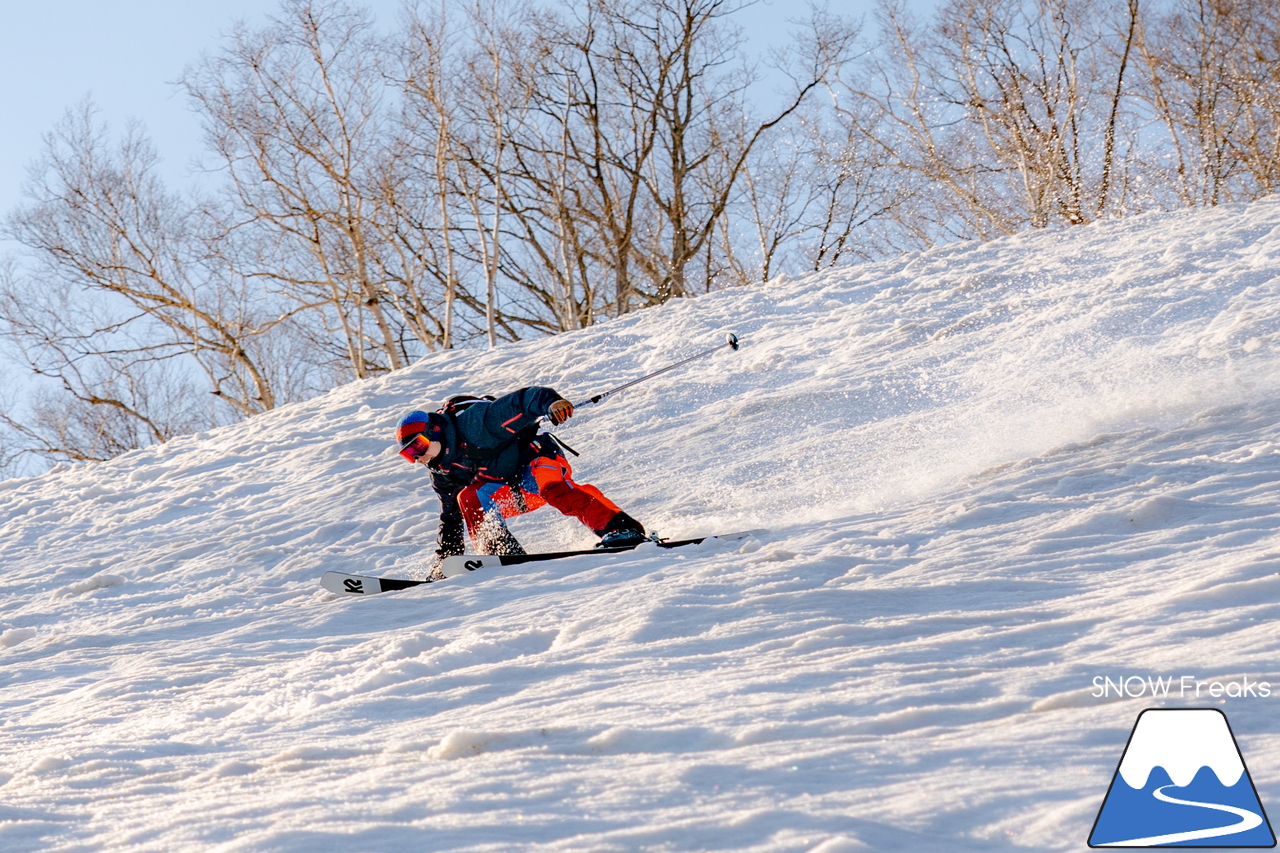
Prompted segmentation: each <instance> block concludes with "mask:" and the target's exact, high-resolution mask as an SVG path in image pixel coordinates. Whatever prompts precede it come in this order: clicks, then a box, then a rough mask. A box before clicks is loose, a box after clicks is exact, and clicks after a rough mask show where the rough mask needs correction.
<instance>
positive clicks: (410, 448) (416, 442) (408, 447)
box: [400, 432, 431, 462]
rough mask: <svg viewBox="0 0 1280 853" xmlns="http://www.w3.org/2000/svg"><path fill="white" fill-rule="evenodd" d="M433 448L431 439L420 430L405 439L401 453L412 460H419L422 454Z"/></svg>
mask: <svg viewBox="0 0 1280 853" xmlns="http://www.w3.org/2000/svg"><path fill="white" fill-rule="evenodd" d="M430 449H431V439H429V438H427V434H426V433H425V432H420V433H417V434H416V435H414V436H413V437H412V438H410V439H408V440H407V441H405V443H404V444H403V445H401V447H400V455H401V456H403V457H404V458H405V459H407V460H409V461H410V462H417V461H418V460H419V459H421V458H422V454H424V453H426V452H427V451H428V450H430Z"/></svg>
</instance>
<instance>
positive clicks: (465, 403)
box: [436, 394, 498, 415]
mask: <svg viewBox="0 0 1280 853" xmlns="http://www.w3.org/2000/svg"><path fill="white" fill-rule="evenodd" d="M496 399H498V398H497V397H495V396H493V395H492V394H485V395H483V396H480V397H477V396H476V395H475V394H454V395H453V396H452V397H450V398H449V399H447V400H445V401H444V405H442V406H441V407H440V408H438V409H436V411H437V412H439V413H440V414H442V415H456V414H458V413H459V412H461V411H464V410H465V409H468V408H470V407H471V406H473V405H475V404H476V403H489V402H492V401H494V400H496Z"/></svg>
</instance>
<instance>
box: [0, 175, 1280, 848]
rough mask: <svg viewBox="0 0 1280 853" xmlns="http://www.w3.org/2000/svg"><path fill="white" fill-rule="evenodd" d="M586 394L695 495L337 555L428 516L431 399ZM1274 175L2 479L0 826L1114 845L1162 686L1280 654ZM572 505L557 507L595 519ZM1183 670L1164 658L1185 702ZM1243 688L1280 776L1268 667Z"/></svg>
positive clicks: (269, 837)
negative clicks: (730, 540) (421, 426)
mask: <svg viewBox="0 0 1280 853" xmlns="http://www.w3.org/2000/svg"><path fill="white" fill-rule="evenodd" d="M728 330H734V331H736V332H738V333H739V334H740V335H741V336H742V339H743V348H742V350H741V352H739V353H736V354H734V353H729V352H723V353H719V354H717V355H716V356H714V357H712V358H710V359H707V360H705V361H702V362H698V363H695V364H694V365H691V366H690V368H689V369H687V370H681V371H675V372H673V373H671V374H668V375H666V376H664V377H662V378H660V379H655V380H654V381H652V382H651V383H646V384H644V385H641V386H638V387H637V388H635V389H632V390H631V391H628V392H626V393H624V394H620V395H619V396H618V397H617V398H615V399H611V400H609V401H608V402H607V403H605V404H604V405H602V406H600V407H597V408H592V407H587V408H585V409H583V410H581V411H580V413H579V417H577V418H575V419H574V420H573V421H572V422H571V423H570V424H569V425H567V426H565V427H563V428H562V430H561V432H562V434H563V436H564V437H565V439H566V440H567V441H568V442H569V443H570V444H572V445H573V446H574V447H575V448H576V449H578V450H579V451H581V452H582V456H581V458H578V459H575V460H574V465H575V470H576V474H577V476H578V479H579V480H581V481H584V482H591V483H594V484H596V485H598V486H600V487H601V488H602V489H604V491H605V492H606V493H607V494H609V495H610V496H611V497H613V498H614V499H615V500H617V501H618V502H619V503H621V504H622V505H623V506H624V507H625V508H626V509H628V511H630V512H632V514H634V515H636V516H637V517H638V518H640V519H641V520H642V521H644V522H645V523H646V524H648V525H649V526H650V527H651V528H654V529H656V530H657V531H658V532H660V533H662V534H663V535H667V536H673V537H676V536H683V535H698V534H704V533H716V532H728V531H731V530H740V529H750V528H756V527H762V528H767V532H766V533H762V534H760V535H759V536H758V537H756V538H754V539H752V540H749V541H747V542H746V543H745V544H743V543H734V544H733V545H732V546H725V545H723V544H719V545H708V546H705V547H696V548H684V549H679V550H676V551H671V552H667V551H659V550H658V549H657V548H641V549H640V550H638V551H636V552H633V553H630V554H626V555H620V556H614V557H609V558H596V557H585V558H574V559H570V560H564V561H558V562H554V563H545V564H530V565H526V566H517V567H507V568H503V569H494V570H484V571H482V572H477V573H476V574H474V575H468V576H464V577H458V578H451V579H449V580H448V581H446V582H444V583H440V584H431V585H429V586H423V587H419V588H415V589H413V590H408V591H405V592H400V593H391V594H386V595H381V596H375V597H370V598H357V597H339V596H334V595H330V594H328V593H326V592H324V591H323V590H321V589H320V587H319V583H318V579H319V577H320V575H321V574H322V573H323V572H324V571H327V570H330V569H333V570H338V571H349V572H357V573H365V574H388V575H404V574H412V573H413V572H415V571H420V570H421V561H422V559H423V558H424V557H425V556H426V555H427V554H428V553H429V551H430V550H431V548H432V547H433V543H434V531H435V520H436V517H435V513H436V509H437V508H436V505H435V499H434V497H433V495H432V492H431V489H430V485H429V482H428V479H427V478H426V477H425V476H422V475H421V472H419V471H416V470H413V469H411V468H410V467H409V466H407V465H404V464H403V463H400V462H399V460H398V458H397V457H396V455H395V452H394V449H393V448H391V446H390V445H391V442H390V437H391V435H392V432H393V429H394V424H395V422H396V420H397V418H398V417H399V416H400V415H401V414H402V413H403V412H404V411H407V410H409V409H411V408H415V407H421V406H423V405H424V404H434V403H436V402H437V401H439V400H441V399H443V398H444V397H445V396H447V395H449V394H451V393H457V392H461V391H472V392H485V391H489V392H494V393H499V392H503V391H506V390H512V389H514V388H516V387H520V386H522V385H528V384H547V385H552V386H554V387H556V388H557V389H559V390H561V391H562V392H563V393H566V394H568V395H569V396H572V397H575V398H576V397H578V396H581V395H583V394H589V393H595V392H597V391H600V390H604V389H606V388H609V387H612V385H614V384H617V383H620V382H624V381H627V380H629V379H632V378H635V377H636V376H638V375H640V374H642V373H644V372H647V371H650V370H654V369H657V368H659V367H662V366H663V365H665V364H667V363H670V362H671V361H673V360H676V359H677V358H679V357H682V356H683V355H687V354H689V353H691V352H695V351H697V349H700V348H705V347H706V346H711V345H714V344H715V343H716V342H718V339H720V338H721V337H722V335H723V333H724V332H725V331H728ZM1278 387H1280V200H1266V201H1263V202H1259V203H1256V204H1253V205H1249V206H1227V207H1222V208H1216V209H1214V210H1211V211H1205V212H1196V213H1187V214H1176V215H1161V216H1147V217H1140V218H1134V219H1131V220H1125V221H1120V222H1114V223H1107V224H1102V225H1097V226H1091V227H1087V228H1078V229H1073V230H1070V231H1060V232H1053V233H1041V234H1034V235H1025V236H1019V237H1014V238H1010V239H1005V240H1001V241H997V242H994V243H989V244H981V245H977V244H974V245H970V244H965V245H959V246H952V247H947V248H941V249H936V250H933V251H930V252H926V253H923V254H918V255H913V256H907V257H904V258H902V259H900V260H897V261H893V262H887V263H880V264H874V265H867V266H862V267H853V268H848V269H842V270H837V271H832V272H828V273H824V274H822V275H819V276H815V277H810V278H808V279H803V280H797V281H776V282H773V283H771V284H770V285H768V286H766V287H759V288H753V289H749V290H735V291H728V292H721V293H716V294H712V295H709V296H704V297H700V298H696V299H687V300H680V301H678V302H676V303H673V304H670V305H668V306H665V307H663V308H660V309H654V310H651V311H646V312H641V313H639V314H635V315H632V316H629V317H626V318H623V319H622V320H620V321H616V322H611V323H605V324H601V325H599V326H596V327H594V328H591V329H587V330H584V331H582V332H577V333H573V334H568V335H562V336H559V337H556V338H552V339H540V340H536V341H529V342H522V343H518V344H514V345H508V346H503V347H500V348H497V349H495V350H491V351H489V350H476V351H462V352H455V353H448V354H438V355H433V356H430V357H427V358H425V359H422V360H421V361H419V362H418V363H416V364H415V365H413V366H411V367H409V368H407V369H405V370H403V371H400V372H398V373H396V374H392V375H389V376H386V377H383V378H379V379H376V380H370V381H366V382H361V383H357V384H354V385H349V386H344V387H342V388H339V389H336V390H335V391H333V392H332V393H330V394H328V395H326V396H324V397H322V398H319V399H316V400H312V401H309V402H307V403H303V404H299V405H295V406H290V407H287V408H283V409H280V410H276V411H273V412H271V413H268V414H266V415H263V416H261V417H258V418H256V419H254V420H252V421H250V422H247V423H243V424H237V425H233V426H229V427H226V428H223V429H219V430H216V431H212V432H209V433H206V434H200V435H195V436H189V437H184V438H181V439H177V440H174V441H172V442H170V443H168V444H167V445H164V446H160V447H153V448H148V449H144V450H140V451H136V452H133V453H130V454H127V455H125V456H123V457H120V458H118V459H116V460H113V461H111V462H108V463H104V464H101V465H95V466H90V465H64V466H59V467H58V468H57V469H55V470H54V471H52V472H50V473H48V474H46V475H44V476H41V477H38V478H30V479H22V480H11V481H7V482H3V483H0V571H3V577H4V583H5V589H6V595H5V596H4V598H3V599H0V664H2V667H0V746H2V747H3V748H2V749H0V849H3V850H5V851H10V852H11V851H42V853H43V852H44V851H47V852H48V853H61V851H65V853H72V851H75V853H82V851H111V853H141V852H142V851H166V853H178V852H179V851H216V853H233V851H235V852H236V853H239V851H254V853H268V852H269V853H277V851H278V853H316V852H317V851H321V852H322V853H323V851H333V853H370V852H371V851H388V853H391V851H406V850H424V851H425V850H430V851H450V850H474V851H631V850H654V851H658V850H661V851H669V850H743V851H761V853H763V851H812V853H850V851H868V850H874V851H911V853H930V851H939V853H942V851H946V853H956V852H957V851H960V852H961V853H963V851H1000V850H1032V851H1057V850H1084V849H1086V846H1085V843H1086V838H1087V836H1088V833H1089V829H1090V826H1091V825H1092V822H1093V818H1094V816H1095V815H1096V813H1097V809H1098V806H1099V805H1100V803H1101V801H1102V798H1103V796H1104V795H1105V793H1106V790H1107V785H1108V781H1109V780H1110V778H1111V776H1112V774H1113V772H1114V770H1115V767H1116V764H1117V762H1118V760H1119V758H1120V753H1121V750H1122V748H1123V745H1124V743H1125V738H1126V737H1127V735H1128V732H1129V730H1130V728H1131V726H1132V724H1133V720H1134V718H1135V717H1136V716H1137V714H1138V712H1139V711H1140V710H1142V708H1144V707H1147V706H1149V705H1151V704H1153V703H1152V702H1151V700H1150V699H1129V700H1124V701H1117V700H1115V699H1114V698H1113V699H1111V700H1105V699H1097V698H1094V697H1093V696H1092V693H1093V692H1094V691H1093V687H1092V678H1093V677H1094V676H1105V675H1112V676H1117V675H1129V674H1138V675H1144V676H1145V675H1148V674H1151V675H1182V674H1192V675H1195V676H1197V677H1198V678H1201V679H1205V680H1208V679H1210V678H1216V679H1222V680H1228V679H1231V678H1239V677H1240V676H1245V675H1247V676H1248V677H1249V678H1250V679H1251V680H1258V681H1268V680H1269V681H1270V682H1271V683H1272V684H1273V685H1275V689H1276V690H1277V691H1280V659H1278V655H1277V651H1278V649H1280V640H1277V631H1276V629H1275V625H1276V619H1277V617H1280V603H1278V599H1280V537H1278V536H1277V532H1276V531H1277V529H1280V500H1278V498H1280V396H1278V395H1277V393H1276V391H1277V388H1278ZM548 513H551V511H550V510H543V511H541V512H539V513H536V514H534V515H532V516H528V517H524V518H520V519H517V520H515V521H514V522H513V525H512V526H513V529H514V530H515V532H516V533H517V535H519V536H520V537H521V539H522V540H523V541H524V542H525V543H526V545H528V546H530V547H534V548H537V549H538V550H558V549H564V548H573V547H581V546H584V545H588V544H589V542H590V539H591V537H590V536H589V535H587V534H586V533H585V531H583V530H582V529H581V528H580V527H578V526H576V525H575V523H572V522H569V521H566V520H564V519H561V518H559V517H558V516H555V515H554V514H550V515H549V514H548ZM1176 701H1177V700H1169V701H1168V702H1162V703H1159V704H1171V703H1172V704H1176ZM1224 701H1225V703H1226V704H1225V705H1223V706H1224V707H1225V709H1226V710H1227V712H1228V715H1229V716H1230V718H1231V722H1232V726H1233V728H1234V730H1235V731H1236V732H1237V735H1238V736H1239V737H1240V742H1241V746H1242V748H1243V749H1244V752H1245V756H1246V760H1247V761H1248V763H1249V766H1250V767H1251V769H1252V770H1253V775H1254V779H1255V781H1256V782H1257V784H1258V791H1259V795H1260V797H1261V798H1262V800H1263V802H1264V804H1265V803H1266V802H1268V801H1273V802H1274V801H1277V799H1278V795H1280V777H1278V776H1277V770H1276V768H1280V727H1278V725H1277V722H1276V721H1277V720H1280V715H1277V714H1276V712H1275V705H1274V703H1275V701H1276V700H1275V698H1274V697H1273V698H1270V699H1261V698H1251V699H1236V700H1212V702H1210V701H1207V700H1206V699H1204V698H1202V699H1200V700H1199V701H1198V702H1197V701H1194V700H1187V701H1186V702H1185V703H1184V704H1193V705H1206V704H1215V703H1216V704H1219V705H1222V703H1223V702H1224Z"/></svg>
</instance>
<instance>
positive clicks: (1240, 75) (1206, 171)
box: [1140, 0, 1280, 206]
mask: <svg viewBox="0 0 1280 853" xmlns="http://www.w3.org/2000/svg"><path fill="white" fill-rule="evenodd" d="M1278 30H1280V12H1277V10H1276V8H1275V5H1274V4H1272V3H1268V2H1265V0H1173V2H1171V3H1170V4H1169V5H1168V7H1167V8H1166V10H1165V11H1164V13H1163V14H1157V15H1154V16H1152V17H1151V19H1150V20H1149V21H1147V22H1146V23H1145V26H1143V27H1142V33H1141V35H1142V39H1141V41H1140V54H1141V58H1142V68H1143V72H1144V75H1143V86H1142V88H1141V92H1140V94H1141V97H1142V98H1143V100H1144V101H1145V102H1146V103H1147V105H1148V107H1149V109H1150V110H1151V112H1152V114H1153V115H1154V116H1155V117H1156V118H1157V119H1158V121H1159V123H1160V124H1161V125H1162V126H1163V127H1164V129H1165V131H1166V132H1167V134H1168V146H1167V147H1166V148H1165V149H1164V150H1163V151H1162V152H1161V153H1162V154H1163V155H1164V157H1163V158H1162V159H1164V160H1165V161H1166V162H1169V163H1171V166H1170V167H1169V168H1167V169H1163V170H1161V169H1160V162H1159V159H1157V158H1152V160H1153V161H1152V162H1151V163H1150V164H1149V166H1150V168H1151V170H1152V171H1153V172H1162V173H1163V175H1164V176H1165V177H1166V180H1167V182H1168V184H1169V185H1170V186H1171V187H1172V188H1173V192H1174V193H1175V194H1176V196H1177V200H1178V203H1180V204H1182V205H1188V206H1196V205H1212V204H1218V203H1220V202H1226V201H1237V200H1246V199H1251V198H1257V197H1258V196H1260V195H1264V194H1266V193H1269V192H1273V191H1275V189H1276V188H1277V187H1280V160H1278V157H1280V72H1278V71H1277V70H1276V69H1277V64H1278V63H1280V32H1278Z"/></svg>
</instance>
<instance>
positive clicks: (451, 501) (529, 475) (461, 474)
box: [396, 387, 645, 566]
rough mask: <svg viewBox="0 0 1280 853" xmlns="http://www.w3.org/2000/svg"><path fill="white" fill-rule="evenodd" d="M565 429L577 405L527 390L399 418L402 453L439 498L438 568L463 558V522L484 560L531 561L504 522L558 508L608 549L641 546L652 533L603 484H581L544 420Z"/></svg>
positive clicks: (464, 398) (462, 399) (457, 400)
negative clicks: (423, 472)
mask: <svg viewBox="0 0 1280 853" xmlns="http://www.w3.org/2000/svg"><path fill="white" fill-rule="evenodd" d="M543 417H545V418H548V419H549V420H550V421H551V423H553V424H555V425H557V426H558V425H560V424H562V423H564V422H565V421H567V420H568V419H569V418H571V417H573V404H572V403H570V402H569V401H568V400H566V399H564V398H563V397H561V396H560V395H559V394H557V393H556V392H555V391H554V390H552V389H551V388H538V387H534V388H521V389H520V390H519V391H514V392H512V393H510V394H506V395H504V396H502V397H498V398H496V399H495V398H493V397H483V398H481V397H472V396H469V395H460V396H457V397H451V398H450V399H449V400H448V401H446V403H445V404H444V406H442V407H441V408H440V410H439V411H436V412H430V413H427V412H422V411H413V412H410V413H409V414H407V415H405V416H404V417H403V418H401V419H400V424H399V427H398V429H397V430H396V439H397V441H398V442H399V443H400V455H401V456H403V457H404V458H405V459H407V460H408V461H410V462H413V463H422V464H424V465H426V466H427V468H429V469H430V471H431V486H432V488H434V489H435V492H436V495H437V496H438V497H439V498H440V527H439V530H438V532H437V534H436V546H437V547H436V565H437V566H438V565H439V563H440V561H441V560H443V559H444V558H445V557H449V556H452V555H454V554H461V553H463V550H464V548H463V540H462V529H463V525H464V523H465V525H466V529H467V533H468V534H469V535H470V537H471V542H472V544H473V545H474V546H475V549H476V551H477V552H478V553H480V554H523V553H525V551H524V549H523V548H522V547H521V546H520V543H519V542H518V541H516V538H515V536H513V535H512V534H511V531H510V530H509V529H507V525H506V521H505V520H506V519H507V518H511V517H512V516H516V515H521V514H523V513H526V512H531V511H533V510H535V509H537V508H538V507H540V506H542V505H543V504H550V505H551V506H553V507H555V508H556V509H558V510H559V511H560V512H562V513H563V514H565V515H571V516H573V517H574V518H576V519H578V520H579V521H581V522H582V523H583V524H585V525H586V526H587V527H588V528H590V529H591V531H592V532H593V533H595V534H596V535H598V536H599V537H600V547H612V546H618V545H635V544H639V543H640V542H643V541H644V539H645V531H644V527H643V526H642V525H641V524H640V522H638V521H636V520H635V519H634V518H632V517H631V516H629V515H627V514H626V513H625V512H623V511H622V510H621V509H619V508H618V506H617V505H616V504H614V503H613V502H612V501H610V500H609V499H608V498H606V497H605V496H604V494H603V493H601V491H600V490H599V489H597V488H596V487H595V486H591V485H587V484H585V483H575V482H574V481H573V479H572V475H573V469H572V468H570V466H569V461H568V460H567V459H566V458H565V457H564V454H563V453H561V448H562V447H563V445H562V444H561V443H560V442H559V440H558V439H556V438H555V436H553V435H551V434H549V433H543V432H539V430H538V421H539V419H540V418H543Z"/></svg>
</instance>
